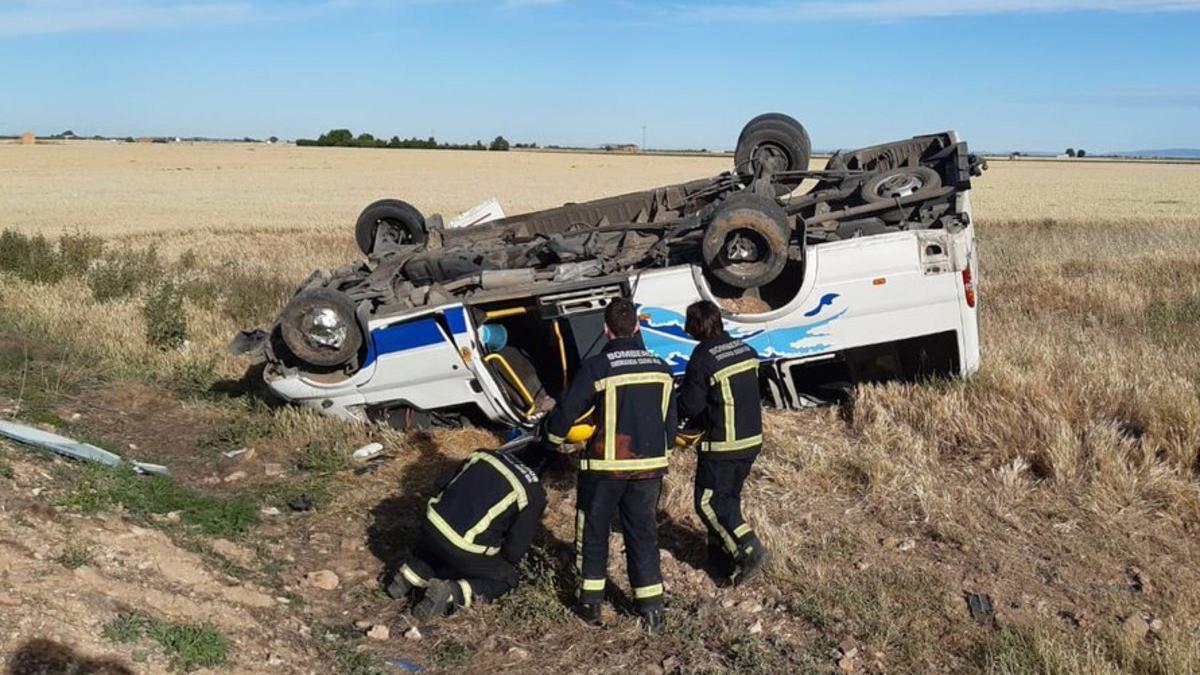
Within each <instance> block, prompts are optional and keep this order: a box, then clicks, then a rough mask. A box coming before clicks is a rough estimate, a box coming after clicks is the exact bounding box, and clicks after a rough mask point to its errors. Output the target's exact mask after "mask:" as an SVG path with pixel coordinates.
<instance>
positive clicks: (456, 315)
mask: <svg viewBox="0 0 1200 675" xmlns="http://www.w3.org/2000/svg"><path fill="white" fill-rule="evenodd" d="M445 315H446V324H447V325H448V326H450V332H451V333H452V334H454V335H458V334H459V333H465V332H467V313H466V311H464V310H463V308H462V307H451V308H450V309H447V310H446V311H445Z"/></svg>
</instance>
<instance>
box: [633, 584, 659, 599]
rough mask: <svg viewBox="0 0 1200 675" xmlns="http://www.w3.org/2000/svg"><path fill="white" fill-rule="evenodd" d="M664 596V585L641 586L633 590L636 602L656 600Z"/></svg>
mask: <svg viewBox="0 0 1200 675" xmlns="http://www.w3.org/2000/svg"><path fill="white" fill-rule="evenodd" d="M662 594H663V585H662V584H654V585H653V586H641V587H638V588H635V589H633V597H634V599H636V600H645V599H646V598H654V597H657V596H660V595H662Z"/></svg>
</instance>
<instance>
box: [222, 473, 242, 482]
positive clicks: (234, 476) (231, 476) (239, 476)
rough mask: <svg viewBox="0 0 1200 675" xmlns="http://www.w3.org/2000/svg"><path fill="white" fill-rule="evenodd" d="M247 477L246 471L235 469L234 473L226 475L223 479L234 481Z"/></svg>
mask: <svg viewBox="0 0 1200 675" xmlns="http://www.w3.org/2000/svg"><path fill="white" fill-rule="evenodd" d="M245 477H246V472H245V471H234V472H233V473H231V474H229V475H228V476H225V477H224V478H222V479H221V480H222V481H224V482H226V483H232V482H234V481H239V480H241V479H243V478H245Z"/></svg>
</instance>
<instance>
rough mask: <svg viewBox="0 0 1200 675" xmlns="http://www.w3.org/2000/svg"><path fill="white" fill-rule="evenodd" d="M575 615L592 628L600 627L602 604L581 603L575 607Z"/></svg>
mask: <svg viewBox="0 0 1200 675" xmlns="http://www.w3.org/2000/svg"><path fill="white" fill-rule="evenodd" d="M575 614H576V615H578V616H579V618H581V619H583V621H584V623H586V624H588V625H590V626H599V625H600V624H601V623H602V622H601V621H600V603H598V602H581V603H579V604H577V605H575Z"/></svg>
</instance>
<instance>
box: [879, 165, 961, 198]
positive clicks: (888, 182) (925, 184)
mask: <svg viewBox="0 0 1200 675" xmlns="http://www.w3.org/2000/svg"><path fill="white" fill-rule="evenodd" d="M940 187H942V177H941V176H940V175H939V174H938V172H937V171H934V170H933V169H930V168H929V167H927V166H902V167H900V168H897V169H892V170H891V171H884V172H883V173H881V174H877V175H875V176H871V177H870V178H868V179H867V181H866V182H865V183H863V186H862V198H863V199H864V200H866V201H867V202H868V203H871V204H875V203H879V202H894V201H895V200H896V199H897V198H900V197H911V196H914V195H916V196H926V195H929V194H932V193H934V192H936V191H937V190H938V188H940Z"/></svg>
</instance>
